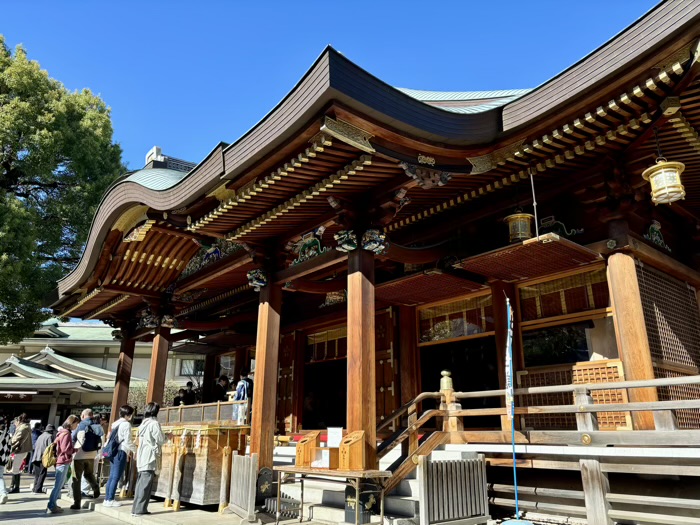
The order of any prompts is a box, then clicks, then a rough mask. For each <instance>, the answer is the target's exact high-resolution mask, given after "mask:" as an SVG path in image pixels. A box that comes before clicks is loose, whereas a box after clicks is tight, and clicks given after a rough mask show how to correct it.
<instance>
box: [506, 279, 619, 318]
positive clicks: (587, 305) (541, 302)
mask: <svg viewBox="0 0 700 525" xmlns="http://www.w3.org/2000/svg"><path fill="white" fill-rule="evenodd" d="M608 306H610V295H609V292H608V283H607V279H606V275H605V269H600V270H595V271H593V272H586V273H579V274H576V275H571V276H569V277H563V278H561V279H554V280H552V281H546V282H543V283H539V284H533V285H528V286H523V287H521V288H520V309H521V318H522V320H523V321H531V320H534V319H544V318H547V317H556V316H558V315H565V314H573V313H577V312H585V311H588V310H595V309H598V308H606V307H608Z"/></svg>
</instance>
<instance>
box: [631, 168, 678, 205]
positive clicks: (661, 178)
mask: <svg viewBox="0 0 700 525" xmlns="http://www.w3.org/2000/svg"><path fill="white" fill-rule="evenodd" d="M684 169H685V164H683V163H682V162H669V161H667V160H666V159H665V158H663V157H659V158H658V159H656V164H654V165H653V166H651V167H649V168H647V169H645V170H644V173H642V177H644V180H648V181H649V183H650V184H651V200H652V202H653V203H654V204H671V203H672V202H676V201H678V200H681V199H685V189H684V188H683V184H681V173H683V170H684Z"/></svg>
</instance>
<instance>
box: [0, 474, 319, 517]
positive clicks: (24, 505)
mask: <svg viewBox="0 0 700 525" xmlns="http://www.w3.org/2000/svg"><path fill="white" fill-rule="evenodd" d="M33 479H34V478H33V476H29V475H22V485H21V492H20V493H19V494H10V496H9V500H8V502H7V503H6V504H5V505H0V525H5V523H7V525H10V524H11V525H15V524H17V525H30V524H32V525H69V524H70V525H81V522H82V523H85V524H89V525H123V524H124V523H131V524H134V525H214V524H216V525H227V524H230V525H239V524H240V523H241V519H240V518H239V517H237V516H235V515H233V514H223V515H222V514H219V513H217V512H215V511H209V510H203V509H201V508H199V507H196V506H193V507H188V506H187V505H184V504H183V506H182V508H181V510H180V511H179V512H173V511H172V510H170V509H166V508H164V506H163V502H162V501H157V500H152V501H151V503H150V505H149V507H148V510H149V511H150V512H151V513H152V514H151V515H150V516H145V517H132V516H131V500H124V501H122V506H121V507H116V508H102V505H101V501H102V498H100V500H99V503H97V504H96V505H94V506H95V511H91V510H70V509H69V508H68V506H69V505H70V504H71V501H70V500H66V499H65V497H64V498H63V499H62V500H61V501H60V502H59V506H61V507H62V508H63V510H64V512H63V513H62V514H46V504H47V502H48V500H49V496H48V494H44V495H42V494H32V493H31V492H30V491H29V484H30V483H31V482H32V481H33ZM5 483H6V485H7V486H8V487H9V485H10V476H5ZM44 488H46V489H48V491H49V492H50V491H51V489H52V488H53V473H49V476H48V477H47V479H46V483H45V484H44ZM64 495H65V488H64ZM91 501H93V500H84V501H83V503H84V504H85V502H91ZM260 519H261V520H262V522H263V523H274V519H273V518H271V517H270V516H266V515H260ZM281 523H284V524H286V525H290V524H292V523H298V521H297V520H295V519H293V520H289V521H284V522H281ZM305 523H307V524H308V525H314V522H305Z"/></svg>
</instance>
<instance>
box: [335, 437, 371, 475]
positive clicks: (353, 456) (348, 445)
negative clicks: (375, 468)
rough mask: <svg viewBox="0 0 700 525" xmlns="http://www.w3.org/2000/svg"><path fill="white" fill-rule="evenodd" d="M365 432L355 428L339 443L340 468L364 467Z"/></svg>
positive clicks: (355, 468) (353, 468)
mask: <svg viewBox="0 0 700 525" xmlns="http://www.w3.org/2000/svg"><path fill="white" fill-rule="evenodd" d="M364 443H365V432H364V430H356V431H355V432H350V433H349V434H348V435H347V436H345V437H344V438H343V441H342V442H341V443H340V461H339V464H340V466H339V467H338V468H339V469H340V470H364V469H365V464H366V461H365V445H364Z"/></svg>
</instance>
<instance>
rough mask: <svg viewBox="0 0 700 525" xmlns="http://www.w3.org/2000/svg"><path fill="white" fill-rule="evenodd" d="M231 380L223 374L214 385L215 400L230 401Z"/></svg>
mask: <svg viewBox="0 0 700 525" xmlns="http://www.w3.org/2000/svg"><path fill="white" fill-rule="evenodd" d="M228 391H229V380H228V377H226V376H221V377H220V378H219V382H218V383H216V385H214V401H228V394H227V392H228Z"/></svg>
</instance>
